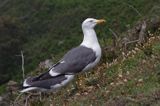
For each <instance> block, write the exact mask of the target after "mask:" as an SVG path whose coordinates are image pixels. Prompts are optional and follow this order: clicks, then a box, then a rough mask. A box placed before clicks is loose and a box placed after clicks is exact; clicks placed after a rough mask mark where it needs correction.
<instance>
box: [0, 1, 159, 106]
mask: <svg viewBox="0 0 160 106" xmlns="http://www.w3.org/2000/svg"><path fill="white" fill-rule="evenodd" d="M88 17H93V18H98V19H99V18H104V19H106V21H107V23H106V24H105V25H102V26H97V27H96V32H97V35H98V38H99V42H100V44H101V47H102V48H103V57H102V59H101V63H100V64H99V66H98V67H96V68H95V69H93V71H92V72H91V73H88V74H87V76H88V77H86V76H85V75H84V74H82V75H79V77H78V78H76V79H75V82H76V83H77V84H78V88H77V89H78V90H77V89H73V87H72V86H73V85H75V84H74V82H72V83H71V84H70V85H69V86H68V87H66V88H63V89H62V90H61V91H60V92H58V93H54V94H53V95H50V94H49V95H46V94H45V95H42V98H41V99H40V98H37V97H35V96H34V95H32V96H31V95H30V94H29V96H28V95H23V96H22V97H21V98H18V100H19V102H17V100H15V98H16V97H17V95H18V94H19V93H18V92H16V93H15V94H13V95H12V96H10V100H11V102H10V103H11V104H13V102H15V104H16V105H22V103H23V101H26V100H27V99H26V98H29V97H32V98H33V99H29V100H28V102H25V103H27V104H30V105H31V106H37V105H39V106H47V105H51V104H52V105H53V106H54V105H71V106H72V105H73V106H75V105H82V106H83V105H86V106H88V105H95V106H97V105H99V106H103V105H108V106H112V105H113V106H115V105H118V106H119V105H122V106H123V105H157V106H158V105H159V104H160V103H159V101H160V99H159V98H160V89H159V88H160V83H159V82H160V79H159V73H160V72H159V70H160V64H159V63H160V55H159V54H160V43H159V42H160V39H159V36H160V33H159V29H158V27H157V25H155V24H158V25H159V23H158V22H159V21H158V22H157V21H155V20H159V18H157V17H160V1H159V0H152V1H151V0H134V1H133V0H121V1H117V0H26V1H22V0H5V1H2V0H0V77H1V78H2V79H0V84H1V85H2V84H3V85H2V86H0V93H3V92H4V91H5V89H6V85H5V84H4V83H7V82H8V81H9V80H15V81H17V82H18V83H21V82H22V81H23V80H22V79H23V78H22V71H21V57H20V56H19V55H20V53H21V51H23V53H24V57H25V64H24V68H25V75H26V76H28V75H37V74H39V73H42V72H44V71H45V70H39V69H38V68H37V67H38V65H39V63H40V62H42V61H45V60H46V59H52V60H53V62H54V63H56V61H58V60H59V59H60V58H61V57H62V56H63V55H64V53H66V52H67V51H68V50H69V49H71V48H72V47H75V46H77V45H79V43H80V42H81V41H82V38H83V34H82V31H81V23H82V22H83V20H84V19H86V18H88ZM148 20H149V21H148ZM143 21H145V22H150V23H152V24H151V26H148V25H149V24H148V23H147V28H146V30H145V35H146V36H145V42H142V43H141V44H139V45H136V43H134V44H131V45H129V46H128V47H126V48H125V50H122V48H124V47H123V45H120V46H121V47H119V46H118V47H117V46H116V47H117V48H116V47H115V48H113V47H114V46H115V45H114V44H112V43H113V42H114V41H115V38H114V37H113V35H114V33H115V35H116V36H118V38H120V39H122V38H125V37H127V38H129V39H130V40H136V39H137V38H138V35H137V33H136V34H133V33H131V34H130V32H129V30H130V29H132V28H133V27H137V23H138V24H140V25H141V23H142V22H143ZM152 25H153V26H152ZM155 26H156V27H155ZM135 29H136V28H135ZM133 31H134V30H133ZM113 32H114V33H113ZM128 33H129V34H128ZM138 33H139V32H138ZM150 33H151V35H150ZM149 39H150V40H149ZM116 42H120V43H122V42H121V40H116ZM117 44H119V43H116V45H117ZM112 48H113V51H112ZM137 48H138V49H137ZM108 50H109V51H108ZM132 50H133V51H132ZM123 52H125V53H123ZM127 53H129V54H127ZM124 54H125V55H126V54H127V56H124ZM77 81H78V82H77ZM36 96H37V94H36ZM49 99H50V100H49Z"/></svg>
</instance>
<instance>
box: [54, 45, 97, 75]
mask: <svg viewBox="0 0 160 106" xmlns="http://www.w3.org/2000/svg"><path fill="white" fill-rule="evenodd" d="M95 60H96V54H95V52H94V51H93V50H92V49H90V48H87V47H84V46H79V47H76V48H73V49H72V50H70V51H69V52H67V53H66V54H65V55H64V57H63V58H62V60H61V62H60V63H59V64H57V65H56V66H55V67H53V69H52V70H51V71H53V72H56V73H60V74H71V73H78V72H80V71H82V70H83V69H84V68H85V67H86V66H87V65H88V64H90V63H92V62H94V61H95Z"/></svg>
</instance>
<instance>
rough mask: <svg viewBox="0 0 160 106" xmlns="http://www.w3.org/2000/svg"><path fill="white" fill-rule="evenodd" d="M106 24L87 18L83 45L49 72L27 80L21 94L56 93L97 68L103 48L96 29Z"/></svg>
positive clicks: (100, 20)
mask: <svg viewBox="0 0 160 106" xmlns="http://www.w3.org/2000/svg"><path fill="white" fill-rule="evenodd" d="M104 22H106V21H105V20H104V19H94V18H87V19H86V20H84V21H83V22H82V31H83V34H84V38H83V41H82V43H81V44H80V45H79V46H78V47H75V48H73V49H71V50H70V51H68V52H67V53H66V54H65V55H64V56H63V58H62V59H61V60H60V61H59V62H58V63H56V64H54V65H53V66H52V68H50V69H49V70H48V71H47V72H45V73H42V74H40V75H39V76H36V77H29V78H27V79H25V80H24V82H23V89H22V90H21V92H28V91H32V90H40V91H50V90H51V91H56V90H58V89H60V88H61V87H63V86H65V85H67V84H68V83H69V82H70V81H72V80H73V79H74V77H75V75H76V74H78V73H81V72H85V71H87V70H89V69H91V68H93V67H95V66H96V65H97V63H98V62H99V61H100V58H101V47H100V45H99V42H98V39H97V35H96V32H95V30H94V28H95V26H96V25H97V24H101V23H104Z"/></svg>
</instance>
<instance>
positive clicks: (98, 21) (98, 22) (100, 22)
mask: <svg viewBox="0 0 160 106" xmlns="http://www.w3.org/2000/svg"><path fill="white" fill-rule="evenodd" d="M105 22H106V20H104V19H99V20H96V23H97V24H102V23H105Z"/></svg>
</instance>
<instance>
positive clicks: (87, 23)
mask: <svg viewBox="0 0 160 106" xmlns="http://www.w3.org/2000/svg"><path fill="white" fill-rule="evenodd" d="M104 22H106V21H105V20H104V19H94V18H87V19H86V20H84V21H83V23H82V28H94V27H95V26H96V25H97V24H101V23H104Z"/></svg>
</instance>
